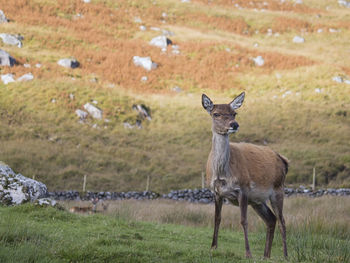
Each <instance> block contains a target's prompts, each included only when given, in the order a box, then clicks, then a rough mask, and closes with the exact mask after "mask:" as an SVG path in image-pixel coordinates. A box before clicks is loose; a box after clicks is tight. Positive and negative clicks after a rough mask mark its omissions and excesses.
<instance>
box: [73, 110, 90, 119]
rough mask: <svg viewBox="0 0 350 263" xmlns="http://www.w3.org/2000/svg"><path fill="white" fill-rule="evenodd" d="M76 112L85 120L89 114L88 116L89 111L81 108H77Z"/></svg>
mask: <svg viewBox="0 0 350 263" xmlns="http://www.w3.org/2000/svg"><path fill="white" fill-rule="evenodd" d="M75 114H76V115H78V117H79V119H80V120H85V119H86V118H87V116H88V113H87V112H86V111H83V110H80V109H78V110H76V111H75Z"/></svg>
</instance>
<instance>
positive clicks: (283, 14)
mask: <svg viewBox="0 0 350 263" xmlns="http://www.w3.org/2000/svg"><path fill="white" fill-rule="evenodd" d="M303 2H304V3H303V4H295V3H294V2H293V1H285V3H283V4H282V3H281V2H280V1H277V0H264V1H260V0H257V1H250V2H248V1H238V0H237V1H235V4H232V1H228V0H227V1H226V0H221V1H212V2H207V1H202V0H193V1H191V3H187V4H186V3H181V1H177V0H166V1H153V0H152V1H151V0H147V1H145V0H132V1H131V0H127V1H118V2H116V1H112V0H104V1H102V0H101V1H99V0H92V1H91V3H89V4H86V3H84V2H83V1H81V0H59V1H50V0H33V1H26V0H12V1H6V0H0V6H1V8H2V10H3V11H4V13H5V15H6V16H7V17H8V19H10V23H7V24H0V30H1V32H4V33H11V34H21V35H22V36H23V37H24V40H23V48H20V49H19V48H17V47H13V46H8V45H5V44H3V43H0V47H1V49H4V50H6V51H7V52H9V53H10V54H11V55H12V56H13V57H15V58H16V59H17V60H18V61H19V63H20V64H19V65H17V66H15V67H13V68H6V67H2V68H0V73H1V74H5V73H13V74H15V77H16V78H17V77H19V76H21V75H22V74H24V73H28V72H31V73H32V74H33V75H34V77H35V78H34V80H33V81H31V82H25V83H24V82H15V83H11V84H8V85H4V84H3V83H1V82H0V160H2V161H4V162H6V163H7V164H9V165H10V166H11V167H12V168H13V169H14V170H15V171H16V172H20V173H22V174H24V175H25V176H28V177H34V176H35V178H36V179H38V180H40V181H43V182H44V183H45V184H46V185H47V186H48V187H49V190H62V189H65V190H66V189H77V190H80V189H81V187H82V182H83V176H84V175H85V174H87V175H88V181H87V188H88V190H92V191H98V190H105V191H108V190H110V191H126V190H144V189H145V184H146V178H147V175H150V176H151V183H150V187H151V190H153V191H158V192H167V191H169V190H170V189H178V188H193V187H199V186H201V173H202V172H203V171H204V167H205V163H206V158H207V155H208V153H209V150H210V144H211V129H210V120H209V116H208V115H207V114H206V112H205V111H204V110H203V109H202V108H201V103H200V98H201V93H202V92H205V93H206V94H208V95H209V96H210V97H211V98H212V99H213V101H214V102H217V103H227V102H229V101H231V99H232V98H233V97H234V96H235V95H237V94H238V93H239V92H241V91H243V90H244V91H246V93H247V96H246V101H245V104H244V105H243V107H242V108H241V109H240V110H239V115H238V117H237V120H238V122H239V124H240V128H241V129H240V132H239V133H238V134H237V135H234V136H232V138H231V140H232V141H246V142H253V143H256V144H266V145H269V146H271V147H272V148H273V149H274V150H276V151H279V152H281V153H282V154H283V155H285V156H287V157H288V158H289V160H290V161H291V165H290V166H291V167H290V172H289V174H288V176H287V179H286V180H287V183H288V184H310V183H311V174H312V168H313V167H316V172H317V180H318V181H317V182H318V185H319V186H328V187H334V186H337V187H341V186H342V187H350V153H349V149H350V118H349V114H350V85H348V84H345V83H337V82H335V81H333V80H332V78H333V77H334V76H342V77H343V78H344V79H346V78H348V79H350V61H349V59H347V58H348V57H349V44H350V43H349V39H350V31H349V29H350V16H349V12H348V10H347V9H346V8H343V7H340V6H339V5H338V3H337V1H326V0H321V1H315V0H304V1H303ZM78 14H79V15H78ZM141 25H144V26H145V27H146V30H145V31H142V30H140V26H141ZM152 27H157V28H160V29H164V30H168V31H171V32H173V33H174V35H173V36H170V37H169V38H170V39H171V40H172V41H173V43H174V44H176V45H178V46H179V50H180V54H173V53H172V48H171V47H169V48H168V50H167V51H166V52H162V51H160V49H159V48H157V47H152V46H150V45H149V44H148V42H149V41H150V40H151V39H152V38H153V37H155V36H157V35H159V34H161V32H159V31H155V30H152V29H151V28H152ZM320 30H322V32H320ZM295 35H300V36H302V37H304V38H305V43H301V44H296V43H293V41H292V39H293V37H294V36H295ZM136 55H137V56H150V57H151V58H152V60H153V61H154V62H156V63H158V65H159V66H158V68H157V69H155V70H152V71H149V72H147V71H145V70H144V69H142V68H140V67H136V66H135V65H133V63H132V58H133V56H136ZM71 56H72V57H75V58H76V59H77V60H78V61H79V62H80V64H81V66H80V67H79V68H77V69H74V70H73V69H65V68H61V67H60V66H58V65H57V61H58V60H59V59H61V58H64V57H71ZM256 56H262V57H263V58H264V60H265V64H264V65H263V66H262V67H258V66H256V65H255V64H254V62H253V60H252V58H254V57H256ZM23 63H28V64H30V65H31V68H25V67H24V66H23ZM36 63H40V64H41V65H42V66H41V67H40V68H37V67H35V64H36ZM143 76H147V78H148V80H147V81H146V82H143V81H141V77H143ZM176 86H178V87H180V88H181V90H182V91H181V92H179V93H178V92H175V91H174V90H173V88H174V87H176ZM70 94H73V95H74V98H73V97H72V96H70ZM92 100H96V101H97V102H98V105H97V106H98V107H99V108H101V109H102V110H103V115H104V116H103V120H100V121H97V120H95V119H92V118H91V117H89V118H88V119H87V121H86V122H85V123H84V124H80V123H79V122H78V117H77V116H76V115H75V113H74V112H75V110H76V109H82V108H83V105H84V104H85V103H87V102H91V101H92ZM52 101H54V103H53V102H52ZM135 103H143V104H145V105H146V106H148V107H149V108H150V109H151V115H152V120H151V121H143V122H142V126H143V128H142V129H140V130H139V129H132V130H129V129H125V128H124V126H123V122H126V121H127V122H129V123H131V124H134V123H135V122H136V120H137V119H138V118H139V116H138V115H137V113H136V112H134V111H133V110H132V105H133V104H135ZM106 119H107V121H106ZM96 125H97V126H96ZM93 127H95V128H93Z"/></svg>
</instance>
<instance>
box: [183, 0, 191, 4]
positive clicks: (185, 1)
mask: <svg viewBox="0 0 350 263" xmlns="http://www.w3.org/2000/svg"><path fill="white" fill-rule="evenodd" d="M181 3H191V0H181Z"/></svg>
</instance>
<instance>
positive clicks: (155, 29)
mask: <svg viewBox="0 0 350 263" xmlns="http://www.w3.org/2000/svg"><path fill="white" fill-rule="evenodd" d="M151 30H153V31H161V29H160V28H159V27H154V26H152V27H151Z"/></svg>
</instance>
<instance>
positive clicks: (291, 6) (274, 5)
mask: <svg viewBox="0 0 350 263" xmlns="http://www.w3.org/2000/svg"><path fill="white" fill-rule="evenodd" d="M194 1H195V2H200V3H203V4H209V5H210V4H215V5H222V6H225V7H235V4H238V5H239V7H243V8H249V9H255V8H256V9H266V10H272V11H291V12H297V13H317V12H319V11H320V10H318V9H316V8H311V7H309V6H307V5H305V4H295V3H293V2H291V1H288V2H287V1H286V2H284V3H282V2H281V1H280V0H251V1H246V0H234V1H232V0H217V1H208V0H194Z"/></svg>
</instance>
